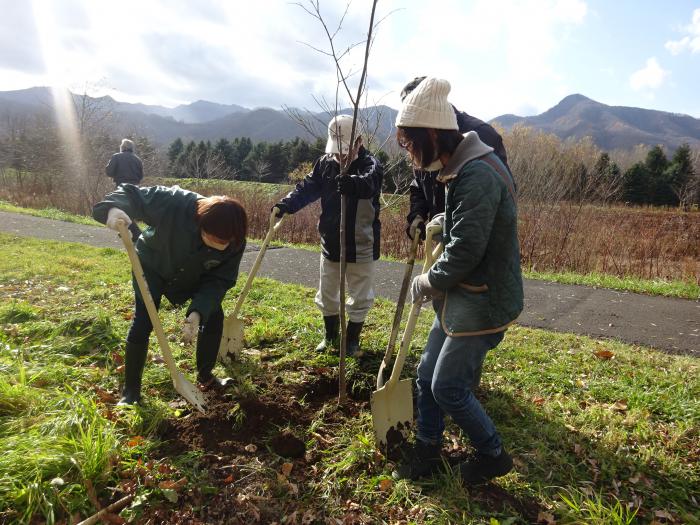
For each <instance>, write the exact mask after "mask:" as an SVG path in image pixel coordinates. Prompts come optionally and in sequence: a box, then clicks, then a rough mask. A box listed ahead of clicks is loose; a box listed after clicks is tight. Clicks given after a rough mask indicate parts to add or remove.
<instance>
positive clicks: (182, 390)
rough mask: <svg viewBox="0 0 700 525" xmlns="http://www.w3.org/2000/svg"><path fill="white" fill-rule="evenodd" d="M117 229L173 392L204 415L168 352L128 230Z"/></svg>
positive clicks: (200, 398)
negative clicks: (161, 354) (167, 371)
mask: <svg viewBox="0 0 700 525" xmlns="http://www.w3.org/2000/svg"><path fill="white" fill-rule="evenodd" d="M117 228H118V229H119V236H120V237H121V238H122V242H123V243H124V247H125V248H126V253H128V254H129V260H131V268H132V269H133V271H134V276H135V277H136V283H137V284H138V287H139V290H140V291H141V297H142V298H143V302H144V303H145V304H146V310H148V316H149V317H150V318H151V324H152V325H153V330H154V331H155V333H156V337H157V338H158V344H159V345H160V351H161V352H162V353H163V360H164V361H165V364H166V365H167V367H168V370H169V371H170V377H172V378H173V385H174V386H175V390H177V392H178V393H179V394H180V395H181V396H182V397H184V398H185V400H187V402H188V403H189V404H191V405H192V406H193V407H195V408H196V409H197V410H199V411H200V412H201V413H203V414H204V413H205V410H204V395H203V394H202V392H200V391H199V389H198V388H197V387H196V386H194V385H193V384H192V383H190V382H189V381H188V380H187V378H185V376H184V375H182V372H180V370H178V368H177V365H176V364H175V360H174V359H173V354H172V353H171V352H170V345H169V344H168V339H167V337H165V332H164V331H163V326H162V325H161V324H160V318H159V317H158V310H157V309H156V305H155V304H154V303H153V297H151V292H150V290H149V289H148V283H147V282H146V278H145V277H144V274H143V267H142V266H141V261H140V260H139V256H138V255H137V254H136V250H135V249H134V243H133V242H131V233H129V230H127V228H126V223H125V222H124V221H118V222H117Z"/></svg>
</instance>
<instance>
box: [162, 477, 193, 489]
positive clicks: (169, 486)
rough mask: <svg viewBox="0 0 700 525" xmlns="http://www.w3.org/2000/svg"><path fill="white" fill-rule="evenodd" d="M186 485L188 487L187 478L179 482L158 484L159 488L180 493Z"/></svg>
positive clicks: (167, 481) (169, 481) (168, 481)
mask: <svg viewBox="0 0 700 525" xmlns="http://www.w3.org/2000/svg"><path fill="white" fill-rule="evenodd" d="M185 485H187V478H181V479H178V480H177V481H171V480H166V481H161V482H160V483H158V488H159V489H165V490H174V491H178V490H180V489H181V488H183V487H185Z"/></svg>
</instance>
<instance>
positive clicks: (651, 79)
mask: <svg viewBox="0 0 700 525" xmlns="http://www.w3.org/2000/svg"><path fill="white" fill-rule="evenodd" d="M670 74H671V73H670V72H669V71H666V70H665V69H663V68H662V67H661V66H660V65H659V63H658V61H657V60H656V58H654V57H651V58H649V59H647V63H646V66H645V67H644V68H642V69H640V70H639V71H635V72H634V73H632V75H631V76H630V86H631V87H632V89H634V90H635V91H642V90H654V89H658V88H659V87H661V85H662V84H663V83H664V81H665V80H666V78H667V77H668V76H669V75H670Z"/></svg>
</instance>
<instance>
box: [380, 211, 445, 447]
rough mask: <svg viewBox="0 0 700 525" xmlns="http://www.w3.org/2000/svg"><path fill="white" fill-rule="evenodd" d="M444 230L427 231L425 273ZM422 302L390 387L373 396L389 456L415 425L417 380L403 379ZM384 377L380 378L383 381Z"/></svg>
mask: <svg viewBox="0 0 700 525" xmlns="http://www.w3.org/2000/svg"><path fill="white" fill-rule="evenodd" d="M441 231H442V228H441V227H440V226H439V225H435V226H429V227H428V228H427V230H426V232H425V261H424V262H423V273H425V272H427V271H428V270H429V269H430V267H431V266H432V264H433V262H434V261H435V258H436V257H437V256H438V255H439V253H440V251H441V249H442V245H441V244H438V245H437V246H436V247H435V248H434V249H433V237H434V236H435V235H436V234H437V233H439V232H441ZM420 309H421V303H414V304H412V305H411V311H410V313H409V314H408V321H406V328H405V329H404V333H403V337H402V338H401V346H400V347H399V353H398V354H397V356H396V360H395V361H394V368H393V369H392V371H391V377H390V378H389V380H388V381H387V382H386V384H384V385H382V386H380V387H378V388H377V390H376V391H374V392H373V393H372V400H371V405H372V425H373V427H374V437H375V439H376V441H377V445H378V447H379V449H380V450H386V451H387V456H389V455H390V454H391V453H392V452H393V451H394V450H395V449H396V448H397V447H398V446H399V445H400V444H401V443H403V442H404V441H405V439H406V434H407V433H408V431H409V430H410V428H411V426H412V425H413V395H412V384H413V380H411V379H403V380H401V381H399V376H400V375H401V371H402V370H403V365H404V362H405V361H406V355H407V354H408V348H409V346H410V345H411V337H412V336H413V331H414V329H415V328H416V323H417V321H418V315H419V314H420ZM379 380H380V378H379V377H378V378H377V381H378V382H379Z"/></svg>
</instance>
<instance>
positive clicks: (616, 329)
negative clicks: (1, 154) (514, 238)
mask: <svg viewBox="0 0 700 525" xmlns="http://www.w3.org/2000/svg"><path fill="white" fill-rule="evenodd" d="M0 231H2V232H4V233H10V234H14V235H18V236H25V237H36V238H40V239H52V240H58V241H66V242H80V243H84V244H89V245H91V246H99V247H110V248H117V249H122V248H123V247H122V245H121V241H120V240H119V239H118V238H117V236H116V235H115V234H114V232H112V231H110V230H108V229H107V228H104V227H97V226H88V225H82V224H75V223H70V222H62V221H55V220H51V219H44V218H40V217H32V216H30V215H24V214H18V213H8V212H2V211H0ZM256 253H257V247H256V246H254V245H251V246H250V247H249V249H248V251H247V253H246V254H245V255H244V256H243V261H242V263H241V270H242V271H248V270H249V269H250V267H251V266H252V265H253V261H254V260H255V256H256ZM319 257H320V255H319V253H317V252H312V251H308V250H300V249H293V248H274V249H269V250H268V252H267V254H266V255H265V258H264V260H263V262H262V265H261V267H260V271H259V272H258V275H260V276H264V277H270V278H272V279H276V280H278V281H281V282H288V283H296V284H301V285H304V286H308V287H316V286H317V285H318V268H319ZM418 269H419V265H416V267H415V268H414V273H415V274H417V273H418V271H419V270H418ZM403 272H404V265H403V264H402V263H397V262H388V261H379V262H378V263H377V271H376V281H375V292H376V294H377V295H379V296H381V297H386V298H388V299H391V300H396V298H397V297H398V294H399V288H400V286H401V279H402V277H403ZM518 323H519V324H521V325H523V326H531V327H537V328H545V329H547V330H554V331H558V332H572V333H576V334H582V335H590V336H593V337H600V338H613V339H618V340H621V341H624V342H627V343H633V344H640V345H644V346H649V347H653V348H656V349H658V350H663V351H665V352H668V353H676V354H687V355H694V356H700V301H691V300H687V299H674V298H667V297H654V296H647V295H641V294H635V293H628V292H617V291H614V290H607V289H601V288H592V287H587V286H575V285H564V284H557V283H550V282H544V281H533V280H527V279H526V280H525V310H524V312H523V313H522V314H521V316H520V318H519V319H518Z"/></svg>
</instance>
